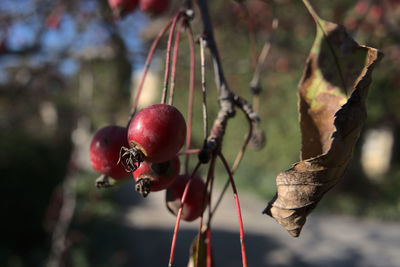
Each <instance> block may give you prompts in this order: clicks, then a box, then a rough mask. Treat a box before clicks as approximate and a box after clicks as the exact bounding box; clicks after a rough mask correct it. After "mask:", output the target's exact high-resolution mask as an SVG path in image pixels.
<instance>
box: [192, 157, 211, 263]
mask: <svg viewBox="0 0 400 267" xmlns="http://www.w3.org/2000/svg"><path fill="white" fill-rule="evenodd" d="M215 160H216V156H215V155H213V157H212V159H211V163H210V166H209V168H208V174H207V180H206V184H205V188H206V190H205V191H204V193H203V203H202V213H201V216H200V222H199V235H198V238H197V246H196V264H195V267H198V266H199V250H200V237H201V229H202V227H203V218H204V210H205V207H206V204H207V203H206V200H208V201H211V193H212V184H213V180H214V170H215ZM209 185H210V186H211V187H210V190H209V192H210V195H209V198H208V197H207V188H208V186H209ZM208 204H209V203H208ZM210 227H211V224H210V216H208V223H207V228H208V229H209V228H210Z"/></svg>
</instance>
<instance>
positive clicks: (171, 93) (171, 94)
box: [168, 19, 185, 105]
mask: <svg viewBox="0 0 400 267" xmlns="http://www.w3.org/2000/svg"><path fill="white" fill-rule="evenodd" d="M184 23H185V19H181V20H180V21H179V25H178V30H177V32H176V36H175V44H174V55H173V57H172V69H171V85H170V87H169V100H168V104H169V105H172V104H173V102H174V91H175V75H176V63H177V61H178V49H179V41H180V39H181V32H182V28H183V27H184Z"/></svg>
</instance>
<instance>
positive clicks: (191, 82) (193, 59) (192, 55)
mask: <svg viewBox="0 0 400 267" xmlns="http://www.w3.org/2000/svg"><path fill="white" fill-rule="evenodd" d="M185 26H186V32H187V36H188V40H189V48H190V78H189V99H188V115H187V116H188V117H187V135H186V145H185V146H186V150H190V142H191V139H192V119H193V97H194V81H195V80H194V76H195V63H196V57H195V51H194V38H193V32H192V28H191V26H190V23H188V22H186V25H185ZM189 158H190V155H189V154H186V158H185V174H188V173H189Z"/></svg>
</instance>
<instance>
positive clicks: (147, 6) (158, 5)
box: [139, 0, 169, 15]
mask: <svg viewBox="0 0 400 267" xmlns="http://www.w3.org/2000/svg"><path fill="white" fill-rule="evenodd" d="M168 5H169V0H140V2H139V6H140V10H142V11H143V12H145V13H151V14H156V15H160V14H162V13H164V12H165V11H166V10H167V8H168Z"/></svg>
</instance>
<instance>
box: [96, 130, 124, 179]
mask: <svg viewBox="0 0 400 267" xmlns="http://www.w3.org/2000/svg"><path fill="white" fill-rule="evenodd" d="M127 134H128V131H127V129H126V128H125V127H120V126H107V127H104V128H102V129H100V130H98V131H97V132H96V134H95V135H94V136H93V139H92V142H91V143H90V153H89V156H90V162H91V164H92V167H93V169H94V170H95V171H98V172H100V173H102V174H105V175H107V176H110V177H112V178H114V179H117V180H118V179H122V178H125V177H127V176H128V173H127V172H126V171H125V168H124V167H123V166H122V165H121V164H117V163H118V160H119V151H120V149H121V147H122V146H127V145H128V141H127V140H126V136H127Z"/></svg>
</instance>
